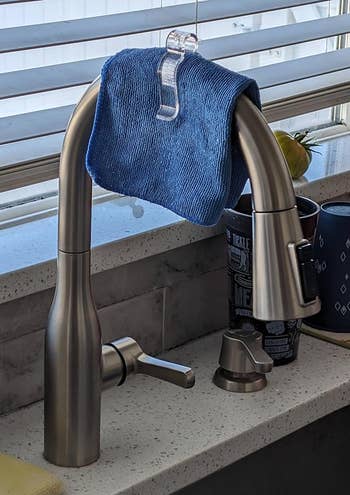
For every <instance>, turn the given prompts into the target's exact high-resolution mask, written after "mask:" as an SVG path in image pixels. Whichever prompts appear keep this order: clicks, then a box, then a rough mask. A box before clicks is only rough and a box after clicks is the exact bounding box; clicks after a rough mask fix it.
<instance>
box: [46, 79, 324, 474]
mask: <svg viewBox="0 0 350 495" xmlns="http://www.w3.org/2000/svg"><path fill="white" fill-rule="evenodd" d="M99 88H100V79H99V78H98V79H96V80H95V81H94V82H93V83H92V84H91V85H90V86H89V88H88V89H87V91H86V92H85V94H84V95H83V97H82V98H81V100H80V102H79V103H78V105H77V106H76V108H75V110H74V112H73V115H72V117H71V119H70V121H69V124H68V127H67V130H66V135H65V139H64V143H63V148H62V152H61V162H60V187H59V190H60V191H59V241H58V265H57V284H56V292H55V297H54V301H53V303H52V307H51V311H50V316H49V323H48V329H47V332H46V345H45V446H44V456H45V457H46V459H47V460H48V461H50V462H52V463H54V464H57V465H60V466H69V467H78V466H84V465H87V464H89V463H92V462H94V461H95V460H97V459H98V457H99V451H100V409H101V390H102V388H103V387H105V386H108V385H110V384H113V383H116V384H121V383H123V382H124V381H125V379H126V377H127V376H128V375H129V374H133V373H137V372H139V373H144V374H148V375H151V376H155V377H157V378H160V379H163V380H167V381H169V382H172V383H175V384H177V385H180V386H182V387H185V388H188V387H191V386H192V385H193V384H194V374H193V371H192V370H191V369H190V368H187V367H185V366H180V365H177V364H174V363H169V362H166V361H162V360H159V359H155V358H152V357H150V356H147V355H146V354H145V353H143V351H142V349H141V348H140V347H139V345H138V344H137V343H136V342H135V341H134V340H133V339H131V338H128V337H126V338H123V339H119V340H117V341H115V342H112V343H110V344H106V345H103V346H102V345H101V333H100V328H99V322H98V316H97V312H96V309H95V305H94V301H93V297H92V293H91V286H90V238H91V203H92V184H91V179H90V177H89V175H88V173H87V172H86V169H85V154H86V150H87V145H88V141H89V137H90V133H91V130H92V125H93V119H94V113H95V107H96V101H97V96H98V92H99ZM235 115H236V122H237V129H238V137H239V141H240V145H241V148H242V151H243V154H244V157H245V160H246V163H247V168H248V172H249V176H250V181H251V186H252V192H253V198H254V213H253V218H254V222H253V231H254V236H253V238H254V248H253V258H254V259H253V276H254V287H253V312H254V316H255V317H256V318H259V319H263V320H286V319H293V318H303V317H306V316H310V315H311V314H313V313H315V312H317V311H318V309H319V300H318V298H317V297H315V294H314V293H313V292H312V290H311V291H310V288H309V285H310V284H308V278H309V277H310V276H311V275H310V273H311V272H312V269H311V268H312V267H311V260H310V259H309V258H310V253H309V244H308V242H307V241H306V240H305V239H304V238H303V235H302V231H301V227H300V223H299V217H298V212H297V209H296V206H295V196H294V190H293V186H292V183H291V179H290V176H289V173H288V169H287V166H286V163H285V161H284V158H283V155H282V152H281V151H280V149H279V146H278V144H277V142H276V140H275V138H274V136H273V134H272V132H271V130H270V129H269V127H268V125H267V123H266V121H265V120H264V118H263V116H262V114H261V112H260V111H259V110H258V109H257V108H256V107H255V106H254V105H253V104H252V103H251V102H250V100H248V98H247V97H246V96H241V97H240V98H239V101H238V104H237V108H236V112H235Z"/></svg>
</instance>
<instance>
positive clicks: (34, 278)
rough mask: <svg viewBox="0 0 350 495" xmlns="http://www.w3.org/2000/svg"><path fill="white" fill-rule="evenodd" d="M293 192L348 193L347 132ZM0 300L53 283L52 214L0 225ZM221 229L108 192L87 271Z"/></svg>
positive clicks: (97, 209)
mask: <svg viewBox="0 0 350 495" xmlns="http://www.w3.org/2000/svg"><path fill="white" fill-rule="evenodd" d="M321 152H322V155H315V157H314V159H313V162H312V165H311V167H310V169H309V170H308V172H307V174H306V177H305V178H303V179H302V180H299V181H296V182H295V191H296V194H300V195H305V196H309V197H311V198H313V199H314V200H316V201H324V200H327V199H329V198H333V197H336V196H340V195H343V194H346V193H349V192H350V135H347V136H343V137H338V138H335V139H330V140H327V141H324V142H323V143H322V146H321ZM0 228H2V234H1V239H0V252H1V253H2V256H1V260H0V303H4V302H7V301H10V300H13V299H17V298H19V297H24V296H26V295H29V294H32V293H35V292H39V291H42V290H45V289H48V288H50V287H53V286H54V285H55V279H56V249H57V248H56V246H57V212H56V211H54V212H52V211H50V210H47V213H46V214H45V213H44V212H43V214H42V215H40V216H37V217H36V218H35V219H34V220H30V219H29V220H28V219H26V220H25V221H22V220H21V219H20V218H19V219H18V220H17V221H16V222H12V223H10V225H8V226H2V227H1V224H0ZM222 232H223V225H222V224H220V223H219V224H218V225H217V226H215V227H213V228H207V227H199V226H197V225H193V224H191V223H190V222H187V221H185V220H183V219H182V218H180V217H178V216H177V215H175V214H174V213H172V212H170V211H168V210H166V209H164V208H161V207H160V206H157V205H154V204H151V203H147V202H145V201H141V200H136V199H134V198H128V197H120V196H116V195H108V197H107V199H106V200H104V201H96V202H95V204H94V207H93V227H92V246H93V251H92V273H98V272H101V271H104V270H109V269H112V268H116V267H118V266H121V265H124V264H127V263H131V262H133V261H137V260H140V259H143V258H147V257H149V256H153V255H156V254H160V253H163V252H166V251H169V250H171V249H175V248H178V247H181V246H184V245H186V244H190V243H192V242H196V241H200V240H202V239H205V238H209V237H213V236H215V235H218V234H220V233H222Z"/></svg>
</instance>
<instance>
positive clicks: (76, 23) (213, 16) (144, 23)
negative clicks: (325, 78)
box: [0, 0, 325, 53]
mask: <svg viewBox="0 0 350 495" xmlns="http://www.w3.org/2000/svg"><path fill="white" fill-rule="evenodd" d="M323 1H325V0H323ZM318 2H319V0H264V1H261V0H244V2H232V0H208V1H206V2H201V3H200V4H199V11H198V22H200V23H201V22H207V21H214V20H220V19H227V18H230V17H239V16H244V15H248V14H256V13H259V12H267V11H273V10H279V9H285V8H291V7H297V6H301V5H310V4H314V3H318ZM195 19H196V6H195V3H188V4H182V5H172V6H169V7H159V8H153V9H147V10H136V11H133V12H125V13H121V14H110V15H103V16H99V17H87V18H85V19H74V20H69V21H58V22H50V23H43V24H38V25H30V26H21V27H13V28H5V29H1V30H0V53H5V52H11V51H18V50H29V49H33V48H41V47H45V46H55V45H63V44H67V43H78V42H81V41H90V40H97V39H104V38H110V37H116V36H123V35H127V34H136V33H142V32H148V31H154V30H157V29H168V28H172V27H176V26H185V25H186V24H192V23H194V22H195Z"/></svg>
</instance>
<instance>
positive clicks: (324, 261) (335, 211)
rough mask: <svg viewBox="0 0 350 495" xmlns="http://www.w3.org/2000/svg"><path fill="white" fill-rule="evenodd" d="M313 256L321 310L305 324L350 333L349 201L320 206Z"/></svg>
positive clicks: (306, 320)
mask: <svg viewBox="0 0 350 495" xmlns="http://www.w3.org/2000/svg"><path fill="white" fill-rule="evenodd" d="M314 253H315V259H316V267H317V272H318V283H319V290H320V298H321V303H322V308H321V311H320V313H318V314H316V315H314V316H312V317H310V318H306V319H305V323H306V324H307V325H309V326H312V327H315V328H319V329H321V330H328V331H329V332H350V202H343V201H331V202H328V203H324V204H323V205H322V206H321V213H320V218H319V222H318V226H317V230H316V235H315V244H314Z"/></svg>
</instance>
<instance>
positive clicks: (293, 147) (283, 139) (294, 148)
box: [274, 131, 318, 179]
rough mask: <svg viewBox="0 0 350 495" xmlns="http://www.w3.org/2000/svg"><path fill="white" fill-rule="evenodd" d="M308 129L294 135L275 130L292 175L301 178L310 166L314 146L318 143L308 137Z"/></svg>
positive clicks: (294, 177)
mask: <svg viewBox="0 0 350 495" xmlns="http://www.w3.org/2000/svg"><path fill="white" fill-rule="evenodd" d="M308 133H309V132H308V131H306V132H296V133H295V134H294V135H291V134H288V132H285V131H275V133H274V134H275V137H276V139H277V142H278V144H279V145H280V147H281V150H282V152H283V154H284V156H285V159H286V161H287V164H288V167H289V171H290V175H291V176H292V178H293V179H299V177H301V176H302V175H303V174H304V173H305V172H306V170H307V169H308V168H309V165H310V162H311V159H312V153H313V152H314V149H313V148H314V147H315V146H318V143H316V142H315V141H313V140H312V139H311V138H308Z"/></svg>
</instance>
